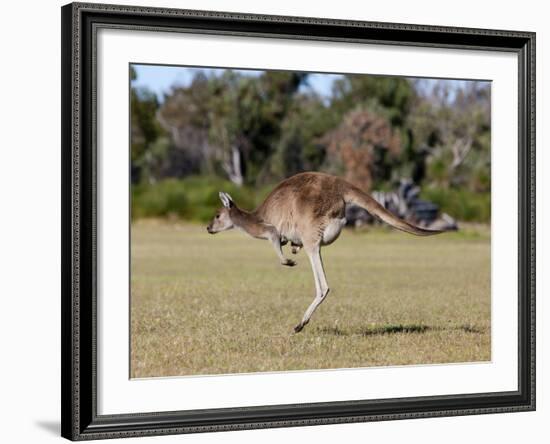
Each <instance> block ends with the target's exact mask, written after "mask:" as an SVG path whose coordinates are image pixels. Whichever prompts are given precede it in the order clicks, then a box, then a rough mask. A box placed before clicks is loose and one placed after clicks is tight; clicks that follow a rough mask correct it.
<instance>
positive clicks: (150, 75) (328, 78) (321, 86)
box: [132, 65, 342, 100]
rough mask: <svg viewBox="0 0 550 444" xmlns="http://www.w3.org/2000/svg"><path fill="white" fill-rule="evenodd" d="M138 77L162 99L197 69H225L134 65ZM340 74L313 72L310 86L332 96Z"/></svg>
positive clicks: (137, 83)
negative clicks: (335, 82) (164, 94)
mask: <svg viewBox="0 0 550 444" xmlns="http://www.w3.org/2000/svg"><path fill="white" fill-rule="evenodd" d="M133 66H134V68H135V70H136V74H137V79H136V80H135V81H134V82H133V83H132V85H133V86H136V87H147V88H149V89H150V90H151V91H153V92H154V93H155V94H156V95H157V97H158V98H159V99H161V100H162V97H163V93H165V92H168V91H170V88H171V87H172V86H187V85H189V83H191V80H192V79H193V76H194V75H195V73H196V72H197V71H203V72H205V73H206V74H208V75H210V74H212V75H220V74H222V73H223V72H224V71H225V69H213V68H186V67H180V66H161V65H133ZM233 71H234V72H236V73H240V74H242V75H245V76H259V75H260V74H262V72H263V71H254V70H240V69H234V70H233ZM340 77H342V76H341V75H339V74H311V75H310V76H309V78H308V85H309V88H311V89H313V90H314V91H316V92H317V93H318V94H319V95H321V96H322V97H328V96H330V93H331V89H332V83H333V82H334V80H336V79H337V78H340Z"/></svg>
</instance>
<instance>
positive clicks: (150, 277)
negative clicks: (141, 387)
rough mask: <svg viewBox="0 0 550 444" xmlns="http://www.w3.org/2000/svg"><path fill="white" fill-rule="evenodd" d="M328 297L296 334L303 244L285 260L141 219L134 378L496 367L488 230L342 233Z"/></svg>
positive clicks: (306, 273) (303, 286) (305, 269)
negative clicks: (288, 263)
mask: <svg viewBox="0 0 550 444" xmlns="http://www.w3.org/2000/svg"><path fill="white" fill-rule="evenodd" d="M322 253H323V261H324V264H325V270H326V274H327V279H328V283H329V285H330V287H331V292H330V294H329V296H328V297H327V299H326V300H325V302H324V303H323V304H322V305H321V306H320V307H319V308H318V310H317V311H316V312H315V314H314V315H313V318H312V320H311V322H310V323H309V325H307V326H306V328H305V329H304V330H303V331H302V332H301V333H299V334H293V333H292V332H293V326H294V325H295V324H297V323H298V322H299V321H300V319H301V317H302V314H303V312H304V311H305V309H306V308H307V306H308V305H309V304H310V302H311V301H312V299H313V295H314V284H313V277H312V272H311V268H310V265H309V261H308V259H307V257H306V256H305V254H304V253H303V252H301V253H299V254H298V256H297V257H294V256H292V255H291V254H290V251H288V250H285V254H286V255H287V257H293V258H295V259H296V260H297V261H298V265H297V266H296V267H293V268H289V267H283V266H281V265H279V263H278V260H277V258H276V256H275V254H274V252H273V250H272V247H271V246H270V245H269V244H268V243H267V242H265V241H259V240H254V239H250V238H247V237H246V236H245V235H244V234H242V233H241V232H238V231H231V232H226V233H220V234H217V235H214V236H212V235H209V234H208V233H207V232H206V230H205V227H204V226H201V225H191V224H180V223H170V222H164V221H156V220H141V221H138V222H136V223H134V224H133V225H132V277H131V376H132V377H134V378H136V377H138V378H139V377H154V376H176V375H193V374H219V373H242V372H261V371H282V370H303V369H328V368H346V367H368V366H382V365H404V364H428V363H449V362H473V361H488V360H490V359H491V347H490V344H491V336H490V314H491V296H490V234H489V229H488V228H487V227H485V226H478V227H469V228H465V229H463V230H461V231H460V232H456V233H445V234H442V235H440V236H434V237H429V238H418V237H415V236H411V235H408V234H402V233H400V232H397V231H394V230H386V229H381V228H378V229H371V230H369V231H349V230H345V231H344V232H343V233H342V235H341V237H340V238H339V239H338V240H337V241H336V242H335V243H334V244H333V245H331V246H328V247H325V248H323V250H322Z"/></svg>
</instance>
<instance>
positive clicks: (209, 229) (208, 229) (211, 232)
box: [206, 225, 214, 234]
mask: <svg viewBox="0 0 550 444" xmlns="http://www.w3.org/2000/svg"><path fill="white" fill-rule="evenodd" d="M206 231H208V232H209V233H210V234H214V231H212V227H211V226H210V225H208V226H207V227H206Z"/></svg>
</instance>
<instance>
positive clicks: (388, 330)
mask: <svg viewBox="0 0 550 444" xmlns="http://www.w3.org/2000/svg"><path fill="white" fill-rule="evenodd" d="M451 330H455V331H457V330H459V331H463V332H465V333H475V334H481V333H484V332H485V330H484V329H481V328H478V327H475V326H473V325H467V324H465V325H459V326H452V327H430V326H428V325H423V324H385V325H374V326H371V327H361V328H355V329H343V328H340V327H337V326H333V327H317V328H315V332H317V333H320V334H326V335H333V336H382V335H390V334H399V333H405V334H409V333H426V332H429V331H451Z"/></svg>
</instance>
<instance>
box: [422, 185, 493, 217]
mask: <svg viewBox="0 0 550 444" xmlns="http://www.w3.org/2000/svg"><path fill="white" fill-rule="evenodd" d="M422 198H424V199H427V200H430V201H432V202H434V203H435V204H437V205H439V207H440V209H441V211H443V212H444V213H447V214H449V215H450V216H452V217H453V218H455V219H458V220H460V221H467V222H473V221H475V222H484V223H490V222H491V195H490V194H489V193H477V192H473V191H469V190H466V189H446V188H426V189H424V190H423V191H422Z"/></svg>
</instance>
